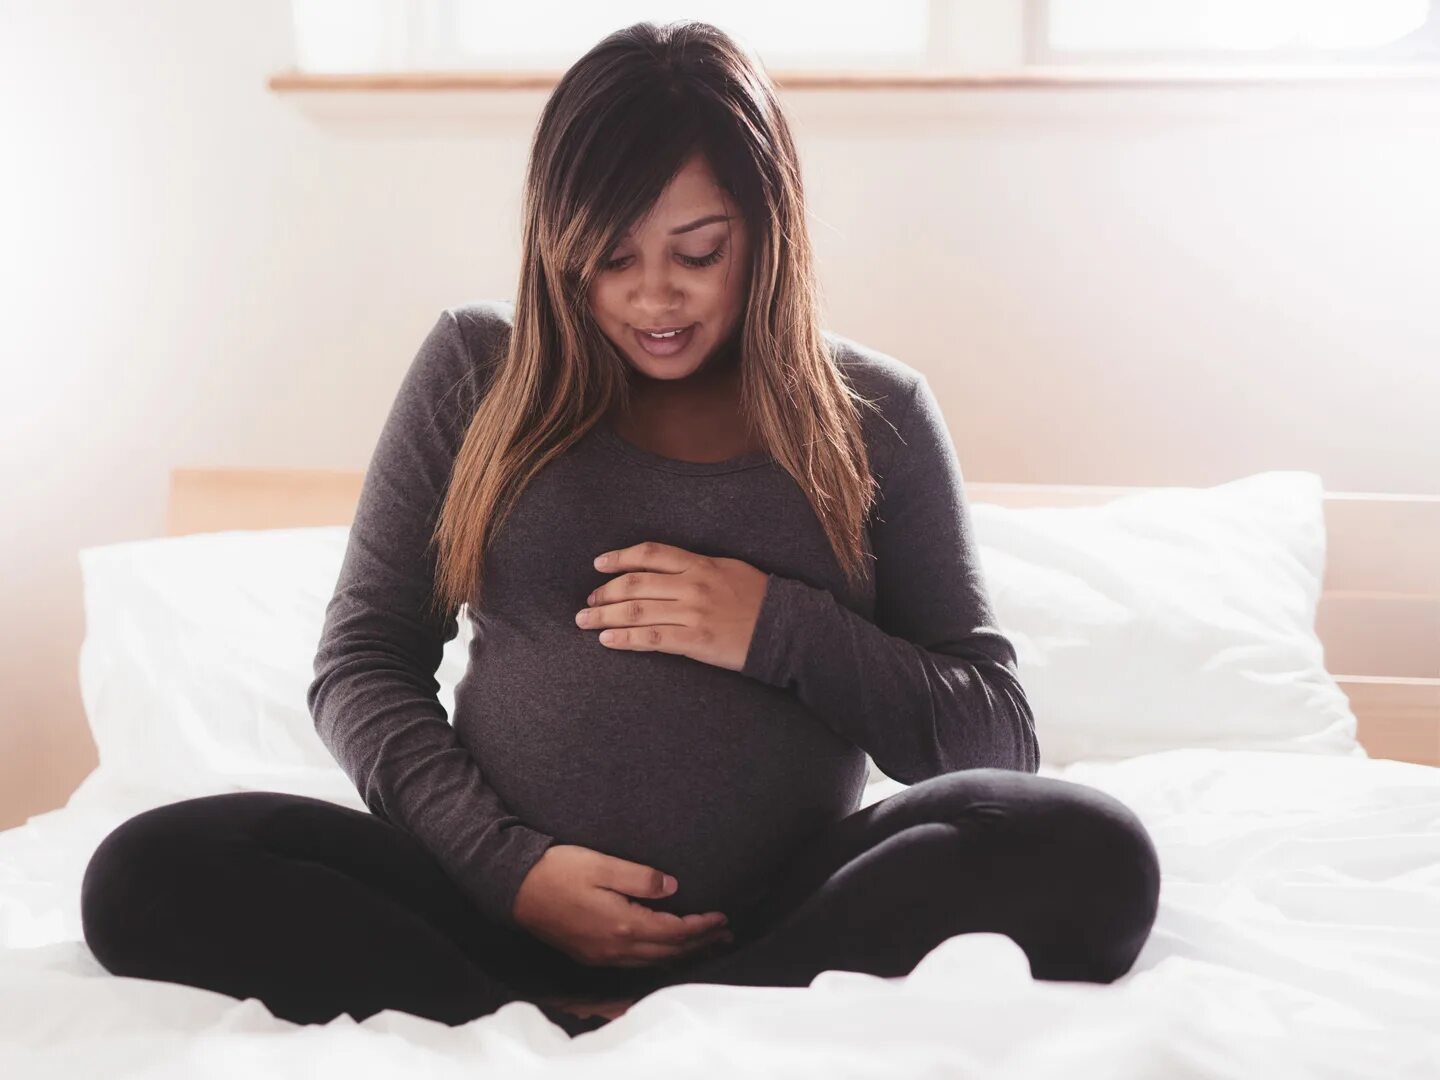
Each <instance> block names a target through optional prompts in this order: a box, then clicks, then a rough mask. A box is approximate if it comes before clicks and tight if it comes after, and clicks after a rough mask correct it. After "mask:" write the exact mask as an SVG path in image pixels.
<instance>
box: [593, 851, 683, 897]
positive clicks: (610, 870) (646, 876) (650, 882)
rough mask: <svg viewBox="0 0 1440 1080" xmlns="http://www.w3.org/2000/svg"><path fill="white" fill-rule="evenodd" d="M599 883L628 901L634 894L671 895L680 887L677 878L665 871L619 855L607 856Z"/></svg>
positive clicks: (649, 895) (650, 895)
mask: <svg viewBox="0 0 1440 1080" xmlns="http://www.w3.org/2000/svg"><path fill="white" fill-rule="evenodd" d="M667 882H668V884H667ZM599 884H600V885H601V886H602V887H603V888H606V889H609V890H610V891H611V892H613V893H616V894H617V895H618V896H619V897H620V898H621V899H622V900H627V901H630V897H632V896H648V897H654V898H658V897H661V896H669V895H670V894H671V893H673V892H674V891H675V890H676V889H678V888H679V887H680V886H679V885H678V883H677V882H676V881H675V879H674V878H673V877H671V876H670V875H669V874H667V873H665V872H664V871H662V870H657V869H656V868H655V867H653V866H646V865H645V864H644V863H637V862H631V861H630V860H629V859H622V858H620V857H619V856H617V855H606V856H605V869H604V877H603V878H602V879H601V881H600V882H599ZM630 902H631V903H633V902H634V901H630ZM641 906H642V907H643V906H644V905H643V904H642V905H641ZM646 910H649V909H648V908H647V909H646Z"/></svg>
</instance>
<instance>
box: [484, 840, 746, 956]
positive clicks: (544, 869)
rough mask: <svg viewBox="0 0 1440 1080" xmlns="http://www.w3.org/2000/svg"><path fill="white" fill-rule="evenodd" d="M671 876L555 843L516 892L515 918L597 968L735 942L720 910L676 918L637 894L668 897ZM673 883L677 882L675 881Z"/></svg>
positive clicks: (683, 953)
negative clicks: (638, 899)
mask: <svg viewBox="0 0 1440 1080" xmlns="http://www.w3.org/2000/svg"><path fill="white" fill-rule="evenodd" d="M666 878H667V875H666V874H664V873H662V872H661V871H659V870H656V869H655V868H654V867H650V866H645V865H643V864H641V863H634V862H630V861H629V860H627V859H619V858H616V857H615V856H613V855H606V854H604V853H603V852H600V851H594V850H592V849H591V848H587V847H581V846H580V845H578V844H551V845H550V846H549V847H548V848H546V849H545V853H544V854H543V855H541V856H540V859H539V860H538V861H537V862H536V863H535V865H534V866H533V867H531V869H530V872H529V873H528V874H526V875H525V880H524V881H522V882H521V883H520V888H519V890H518V891H517V892H516V894H515V904H514V907H513V908H512V913H513V915H514V917H515V921H516V922H517V923H518V924H519V925H520V926H522V927H524V928H525V929H526V930H528V931H529V932H530V933H532V934H534V935H535V936H536V937H537V938H539V939H540V940H541V941H544V942H545V943H547V944H549V945H552V946H554V947H555V948H557V949H559V950H560V951H561V952H564V953H565V954H566V955H568V956H570V957H571V958H572V959H574V960H576V961H578V962H579V963H581V964H585V965H587V966H591V967H645V966H647V965H652V964H666V963H669V962H671V961H674V960H676V959H678V958H680V957H683V956H688V955H689V954H691V953H693V952H698V951H699V950H700V949H703V948H705V947H706V946H709V945H712V944H715V943H717V942H730V941H733V940H734V936H733V934H732V933H731V931H730V929H729V927H728V926H727V925H726V922H727V920H726V917H725V915H724V914H722V913H721V912H719V911H711V912H708V913H706V914H703V915H675V914H672V913H670V912H666V911H655V910H654V909H652V908H648V907H646V906H645V905H644V904H637V903H636V902H635V901H634V900H631V899H630V897H632V896H647V897H661V896H669V895H670V894H671V893H673V892H674V891H675V888H676V887H678V885H677V886H674V887H671V888H666V887H665V882H666ZM669 880H670V881H671V882H673V881H674V880H675V879H674V878H670V879H669Z"/></svg>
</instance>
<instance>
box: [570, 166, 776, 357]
mask: <svg viewBox="0 0 1440 1080" xmlns="http://www.w3.org/2000/svg"><path fill="white" fill-rule="evenodd" d="M701 221H703V222H704V224H700V225H696V224H695V223H696V222H701ZM748 241H749V236H748V233H747V231H746V228H745V222H744V221H743V220H742V219H741V217H740V215H739V210H738V208H737V207H736V205H735V203H734V201H733V200H732V199H731V198H730V197H729V195H728V194H727V193H726V192H725V191H724V190H723V189H722V188H721V187H720V186H719V185H718V184H717V183H716V181H715V176H714V174H713V173H712V172H711V171H710V166H709V164H708V162H706V160H705V158H704V156H703V155H700V154H696V155H694V156H693V157H691V158H690V159H689V160H688V161H687V162H686V163H685V165H684V166H683V167H682V168H681V169H680V171H679V172H677V173H676V174H675V176H674V177H673V178H671V180H670V184H669V185H668V186H667V187H666V188H665V191H664V192H663V193H662V194H661V196H660V198H659V200H658V201H657V202H656V204H655V206H654V207H653V208H652V209H651V211H650V213H649V215H648V216H647V217H646V218H645V219H643V220H642V221H639V222H637V223H636V224H635V227H634V228H633V229H632V230H631V231H630V232H629V233H627V234H626V235H625V236H624V237H623V238H622V239H621V240H620V242H619V243H618V244H617V245H616V246H615V247H613V248H612V249H611V250H610V251H609V252H607V253H606V259H607V262H606V263H605V264H604V265H603V266H602V267H601V269H600V271H599V273H598V275H597V276H596V278H595V282H594V284H593V285H592V286H591V289H590V311H591V313H592V315H593V316H594V318H595V321H596V322H597V323H598V324H599V326H600V328H601V330H602V331H604V333H605V336H606V337H608V338H609V339H610V340H611V341H612V342H613V343H614V344H615V346H616V348H618V349H619V350H620V352H621V353H622V354H623V355H624V356H626V357H627V358H628V359H629V360H630V364H631V366H632V367H633V368H635V369H636V370H637V371H638V372H639V373H640V374H641V375H645V376H648V377H650V378H652V379H660V380H665V381H675V380H680V379H685V378H687V377H689V376H691V375H693V374H694V373H695V372H697V371H699V370H700V369H701V368H703V367H704V366H705V363H706V361H707V360H708V359H709V358H710V357H711V356H713V355H714V354H715V352H716V349H717V347H718V346H720V345H721V344H723V343H724V342H725V341H726V340H727V339H728V338H729V336H730V334H731V333H732V332H733V331H734V330H735V329H736V327H737V326H738V325H739V323H740V320H741V318H742V317H743V314H744V307H745V297H746V292H747V289H748V288H749V273H748V269H749V265H750V253H749V242H748ZM675 327H683V328H685V329H683V330H682V331H681V333H680V334H679V335H677V336H676V337H674V338H671V339H670V340H668V341H666V340H661V341H652V340H650V339H649V338H645V337H644V336H643V335H642V332H643V331H645V330H667V329H673V328H675ZM652 350H653V351H652Z"/></svg>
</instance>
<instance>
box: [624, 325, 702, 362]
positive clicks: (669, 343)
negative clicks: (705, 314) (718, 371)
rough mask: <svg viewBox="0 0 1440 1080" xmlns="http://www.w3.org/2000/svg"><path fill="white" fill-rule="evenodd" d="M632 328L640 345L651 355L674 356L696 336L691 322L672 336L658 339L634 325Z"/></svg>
mask: <svg viewBox="0 0 1440 1080" xmlns="http://www.w3.org/2000/svg"><path fill="white" fill-rule="evenodd" d="M631 329H632V330H633V331H634V334H635V340H636V341H638V342H639V343H640V347H641V348H642V349H644V350H645V351H646V352H647V353H649V354H650V355H651V356H674V355H675V354H676V353H678V352H680V351H681V350H682V349H684V348H685V347H686V346H687V345H689V344H690V339H691V338H693V337H694V336H695V324H694V323H691V324H690V325H689V326H687V327H686V328H685V329H684V330H681V331H680V333H678V334H676V335H675V336H674V337H672V338H660V339H658V340H657V339H656V338H653V337H651V336H650V335H649V334H647V333H645V332H643V331H641V330H634V328H633V327H632V328H631Z"/></svg>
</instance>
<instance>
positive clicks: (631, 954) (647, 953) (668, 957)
mask: <svg viewBox="0 0 1440 1080" xmlns="http://www.w3.org/2000/svg"><path fill="white" fill-rule="evenodd" d="M734 940H735V935H734V934H732V933H731V932H730V930H729V929H728V928H727V927H719V928H717V929H715V930H713V931H712V932H710V933H708V934H706V935H704V936H702V937H699V938H696V939H694V940H692V941H689V942H686V943H684V944H681V945H656V944H651V943H649V942H636V943H635V944H634V945H633V946H632V947H631V948H630V949H629V950H627V953H626V956H627V959H630V958H633V959H639V960H641V961H642V962H644V963H648V964H664V963H666V962H667V961H674V960H680V959H683V958H685V957H688V956H690V955H691V954H692V953H697V952H700V951H701V950H702V949H707V948H709V947H710V946H712V945H716V944H719V943H721V942H724V943H726V944H729V943H731V942H733V941H734Z"/></svg>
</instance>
